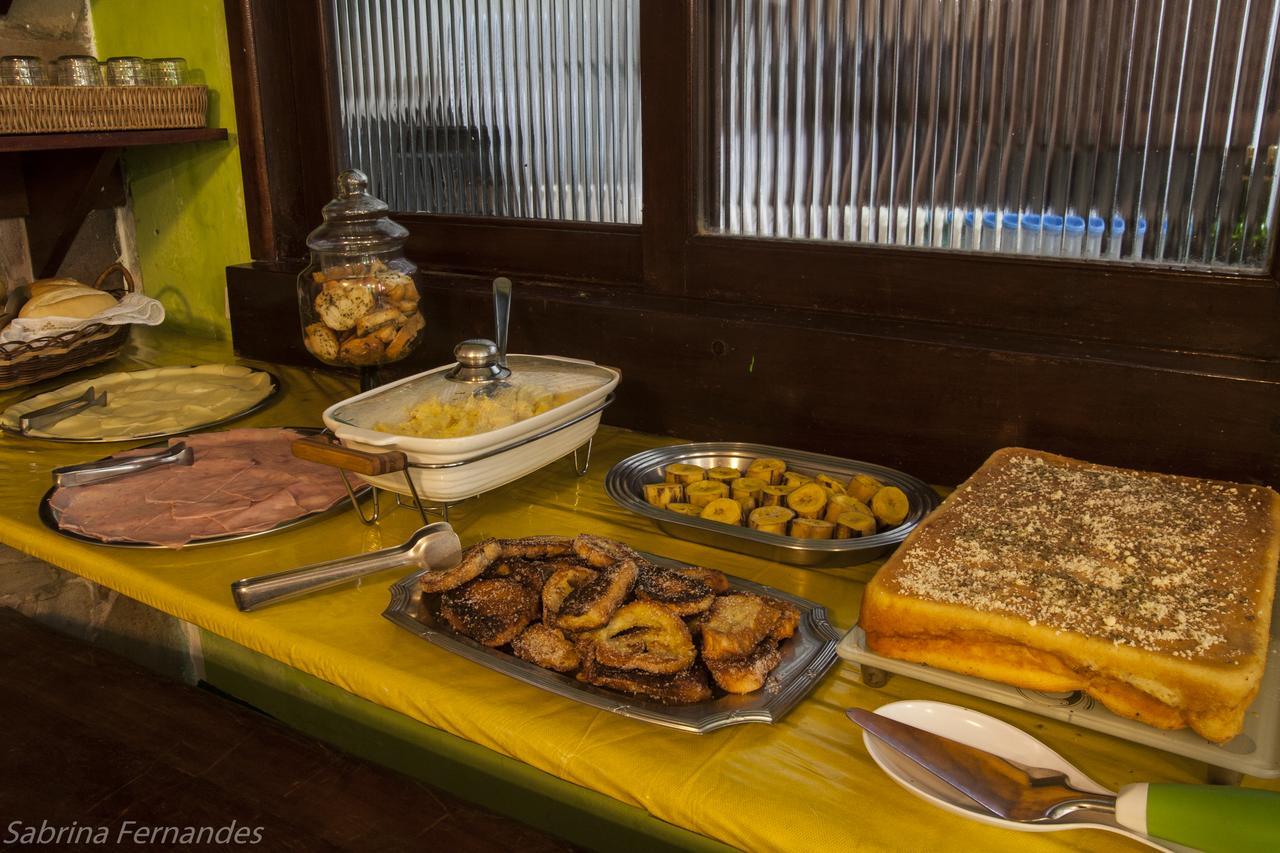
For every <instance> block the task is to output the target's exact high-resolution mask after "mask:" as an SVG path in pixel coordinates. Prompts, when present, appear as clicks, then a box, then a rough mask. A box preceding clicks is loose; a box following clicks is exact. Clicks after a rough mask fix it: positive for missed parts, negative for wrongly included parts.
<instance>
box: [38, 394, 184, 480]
mask: <svg viewBox="0 0 1280 853" xmlns="http://www.w3.org/2000/svg"><path fill="white" fill-rule="evenodd" d="M103 396H106V395H105V394H104V395H103ZM194 461H195V454H193V453H192V451H191V448H190V447H187V444H186V442H183V441H179V442H178V443H177V444H175V445H173V446H172V447H170V448H167V449H166V450H164V451H163V452H161V453H152V454H151V455H149V456H126V457H125V458H124V459H99V460H98V461H96V462H85V463H84V464H82V465H67V466H65V467H62V468H54V469H53V484H54V485H55V486H58V487H59V488H64V489H65V488H70V487H72V486H87V485H89V484H90V483H101V482H102V481H103V480H112V479H115V478H116V477H123V476H124V475H126V474H136V473H138V472H139V471H147V470H149V469H151V468H159V467H160V466H162V465H190V464H191V463H192V462H194Z"/></svg>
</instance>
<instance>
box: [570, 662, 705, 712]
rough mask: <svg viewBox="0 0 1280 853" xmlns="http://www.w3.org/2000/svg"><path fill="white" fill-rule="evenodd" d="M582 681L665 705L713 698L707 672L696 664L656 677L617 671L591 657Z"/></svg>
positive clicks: (581, 671) (652, 674) (583, 666)
mask: <svg viewBox="0 0 1280 853" xmlns="http://www.w3.org/2000/svg"><path fill="white" fill-rule="evenodd" d="M578 680H579V681H585V682H587V683H588V684H594V685H595V686H596V687H605V688H608V689H609V690H620V691H622V692H623V693H630V694H632V695H633V696H643V697H645V698H646V699H652V700H654V701H655V702H660V703H662V704H663V705H692V704H693V703H695V702H705V701H707V700H708V699H710V698H711V687H710V685H709V684H708V683H707V673H706V670H704V669H703V668H702V667H701V666H698V665H696V664H695V665H694V666H691V667H689V668H688V669H684V670H681V671H680V672H677V673H674V674H671V675H655V674H654V673H652V672H639V671H636V670H627V669H614V668H613V667H608V666H605V665H604V664H602V663H600V662H599V661H598V660H596V658H595V656H594V655H592V654H588V655H585V656H584V657H583V659H582V667H581V669H579V670H578Z"/></svg>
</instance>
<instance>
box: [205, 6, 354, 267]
mask: <svg viewBox="0 0 1280 853" xmlns="http://www.w3.org/2000/svg"><path fill="white" fill-rule="evenodd" d="M323 6H324V4H323V2H321V0H225V7H226V17H227V37H228V42H229V46H230V49H231V54H232V56H233V57H235V60H236V61H233V62H232V63H231V70H232V86H233V90H234V93H235V101H236V120H237V126H238V127H239V129H240V135H241V139H240V162H241V169H242V171H243V174H244V182H245V208H246V212H247V214H248V220H249V248H250V251H251V253H252V254H253V257H254V258H258V259H263V260H278V259H280V258H300V257H302V256H304V255H305V254H306V252H307V249H306V236H307V234H308V233H309V232H310V231H311V229H312V228H314V227H315V226H316V225H317V224H319V222H320V209H321V207H323V206H324V203H325V202H326V201H328V200H329V198H330V197H331V196H332V188H333V181H334V178H335V174H336V168H335V158H334V151H333V137H332V130H331V124H330V119H331V98H332V93H331V90H330V87H329V69H328V65H327V61H326V41H325V38H326V35H325V23H324V14H323Z"/></svg>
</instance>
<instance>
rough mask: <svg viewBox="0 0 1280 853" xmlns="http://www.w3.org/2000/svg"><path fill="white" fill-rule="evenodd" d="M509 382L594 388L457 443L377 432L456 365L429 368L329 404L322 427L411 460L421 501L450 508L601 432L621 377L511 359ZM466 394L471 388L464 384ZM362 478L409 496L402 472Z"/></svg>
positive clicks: (560, 363) (587, 367) (568, 364)
mask: <svg viewBox="0 0 1280 853" xmlns="http://www.w3.org/2000/svg"><path fill="white" fill-rule="evenodd" d="M508 363H509V364H510V366H511V370H512V379H513V380H517V379H518V378H519V377H521V376H523V375H525V373H526V372H529V371H531V369H532V370H534V371H544V372H545V371H547V370H548V369H550V370H552V371H554V370H556V369H561V370H563V371H564V375H568V376H571V377H574V378H575V379H580V380H583V381H586V382H588V383H589V384H592V386H593V387H592V388H591V389H590V390H589V391H587V392H586V393H584V394H583V395H582V396H580V397H577V398H575V399H573V400H570V401H568V402H566V403H564V404H562V405H560V406H557V407H556V408H554V409H551V410H550V411H547V412H543V413H542V414H539V415H535V416H533V417H531V418H527V419H525V420H522V421H519V422H517V423H514V424H510V425H508V426H504V427H501V428H499V429H494V430H490V431H488V432H484V433H480V434H477V435H470V436H462V437H458V438H421V437H417V436H410V435H402V434H395V433H389V432H383V431H379V430H376V429H373V428H372V426H373V424H375V423H378V422H384V421H401V420H404V419H405V417H406V416H407V413H408V410H409V409H410V408H411V407H412V406H413V405H415V404H417V403H418V402H421V401H422V400H423V399H424V395H423V394H422V393H420V392H419V391H418V390H417V389H421V388H423V387H424V386H425V387H427V388H430V387H432V386H433V385H438V384H439V382H442V381H443V376H442V375H441V374H443V373H445V372H447V371H449V370H451V369H452V368H453V365H444V366H442V367H438V368H435V369H433V370H428V371H426V372H424V373H418V374H415V375H413V376H409V377H406V378H404V379H401V380H399V381H397V382H393V383H391V384H389V385H384V386H382V387H380V388H375V389H373V390H372V391H366V392H364V393H362V394H358V395H356V396H354V397H350V398H348V399H346V400H343V401H341V402H339V403H336V404H334V405H332V406H330V407H329V408H328V409H326V410H325V412H324V415H323V418H324V424H325V426H326V427H327V428H328V429H329V430H330V431H331V432H332V433H333V434H334V436H335V437H336V438H337V439H338V441H339V442H341V443H342V445H343V446H344V447H349V448H351V449H353V450H361V451H365V452H369V453H385V452H388V451H400V452H402V453H404V454H405V456H406V457H407V459H408V468H407V469H406V470H407V472H408V476H409V477H410V478H411V479H412V481H413V486H414V488H415V489H416V490H417V492H418V495H419V497H421V498H423V499H424V500H430V501H437V502H444V503H452V502H455V501H460V500H464V499H466V498H469V497H474V496H475V495H479V494H481V493H483V492H487V491H489V490H491V489H496V488H498V487H499V486H503V485H506V484H507V483H510V482H512V481H513V480H517V479H519V478H520V477H523V476H525V475H526V474H529V473H532V472H533V471H536V470H537V469H539V468H542V467H543V466H545V465H547V464H549V463H551V462H554V461H555V460H557V459H560V458H561V457H563V456H566V455H568V454H569V453H572V452H573V451H575V450H577V449H578V448H580V447H582V446H583V445H585V444H587V443H588V442H589V441H590V440H591V439H592V437H593V436H594V435H595V433H596V430H597V429H598V428H599V426H600V417H601V413H602V412H603V411H604V408H605V406H607V405H608V404H609V403H610V402H611V401H612V393H613V390H614V389H615V388H616V387H617V385H618V382H619V380H620V379H621V374H620V373H619V372H618V371H617V370H615V369H613V368H610V367H603V366H601V365H597V364H595V363H593V362H590V361H581V360H579V359H572V358H561V357H557V356H529V355H512V356H510V357H509V358H508ZM462 388H463V389H464V390H466V391H467V392H469V393H470V392H472V391H473V389H471V388H469V387H467V386H462ZM358 476H359V477H360V479H362V480H364V481H365V482H367V483H369V484H371V485H373V486H376V487H378V488H380V489H386V490H388V491H391V492H396V493H398V494H402V495H410V489H409V487H408V484H407V483H406V482H405V473H404V472H401V471H396V472H393V473H390V474H384V475H381V476H366V475H363V474H360V475H358Z"/></svg>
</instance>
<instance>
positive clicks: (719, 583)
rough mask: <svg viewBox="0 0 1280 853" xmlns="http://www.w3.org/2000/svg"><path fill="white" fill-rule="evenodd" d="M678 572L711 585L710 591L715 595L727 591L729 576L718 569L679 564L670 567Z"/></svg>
mask: <svg viewBox="0 0 1280 853" xmlns="http://www.w3.org/2000/svg"><path fill="white" fill-rule="evenodd" d="M672 571H674V572H679V573H680V574H682V575H684V576H685V577H687V578H693V579H694V580H699V581H702V582H703V583H705V584H706V585H707V586H709V587H711V591H712V592H714V593H715V594H716V595H722V594H724V593H726V592H728V591H729V578H728V577H727V576H726V575H725V573H724V572H722V571H720V570H719V569H704V568H703V567H702V566H680V567H679V568H677V569H672Z"/></svg>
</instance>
